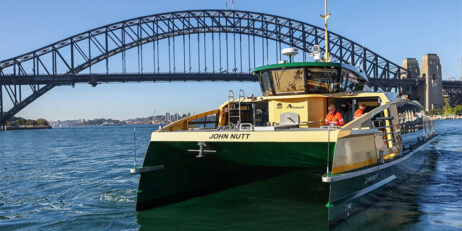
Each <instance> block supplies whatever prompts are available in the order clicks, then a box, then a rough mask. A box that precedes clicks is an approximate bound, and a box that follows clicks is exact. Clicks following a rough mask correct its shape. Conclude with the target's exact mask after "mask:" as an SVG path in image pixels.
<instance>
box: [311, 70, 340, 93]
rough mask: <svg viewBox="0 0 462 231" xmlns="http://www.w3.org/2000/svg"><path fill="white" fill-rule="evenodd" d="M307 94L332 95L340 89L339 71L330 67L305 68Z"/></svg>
mask: <svg viewBox="0 0 462 231" xmlns="http://www.w3.org/2000/svg"><path fill="white" fill-rule="evenodd" d="M307 86H308V93H334V92H338V91H339V88H340V77H339V69H338V68H331V67H309V68H307Z"/></svg>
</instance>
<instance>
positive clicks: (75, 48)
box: [0, 10, 406, 124]
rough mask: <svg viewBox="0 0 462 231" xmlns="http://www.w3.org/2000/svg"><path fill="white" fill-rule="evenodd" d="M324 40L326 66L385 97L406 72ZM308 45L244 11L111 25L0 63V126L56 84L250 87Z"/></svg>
mask: <svg viewBox="0 0 462 231" xmlns="http://www.w3.org/2000/svg"><path fill="white" fill-rule="evenodd" d="M329 40H330V43H329V46H330V47H329V50H330V52H331V57H332V59H333V61H335V62H342V63H348V64H351V65H354V66H358V67H359V68H361V69H362V70H364V71H366V73H367V75H368V76H369V77H370V78H372V79H376V80H377V81H379V82H381V85H380V86H382V87H383V88H384V89H385V90H390V89H391V88H393V87H396V86H393V85H389V84H386V81H389V80H398V79H399V76H400V74H401V73H403V72H405V71H406V70H404V69H403V68H401V66H399V65H397V64H395V63H393V62H391V61H389V60H387V59H385V58H384V57H382V56H380V55H378V54H377V53H375V52H373V51H371V50H370V49H368V48H365V47H363V46H362V45H360V44H358V43H355V42H353V41H352V40H350V39H348V38H345V37H343V36H340V35H339V34H336V33H333V32H330V33H329ZM315 44H318V45H320V46H321V49H322V50H324V49H325V43H324V30H323V29H322V28H320V27H317V26H314V25H311V24H308V23H304V22H301V21H298V20H294V19H289V18H285V17H280V16H275V15H271V14H264V13H257V12H249V11H236V10H190V11H177V12H169V13H162V14H155V15H150V16H145V17H139V18H134V19H129V20H125V21H120V22H116V23H112V24H109V25H105V26H102V27H98V28H96V29H92V30H88V31H86V32H83V33H80V34H77V35H75V36H71V37H68V38H66V39H63V40H61V41H58V42H55V43H53V44H50V45H48V46H45V47H42V48H40V49H37V50H34V51H32V52H29V53H26V54H23V55H20V56H17V57H14V58H10V59H7V60H3V61H0V124H4V123H6V121H7V120H8V119H10V118H12V117H13V116H14V115H15V114H16V113H17V112H19V111H20V110H22V109H23V108H24V107H26V106H27V105H28V104H30V103H31V102H33V101H34V100H35V99H37V98H39V97H40V96H42V95H43V94H45V93H46V92H47V91H49V90H51V89H52V88H53V87H55V86H58V85H66V84H75V83H79V82H88V83H90V84H92V85H93V86H96V84H97V83H99V82H114V81H115V82H125V81H175V80H180V81H197V80H199V81H200V80H219V81H252V80H256V78H255V77H253V76H251V75H250V71H251V70H252V69H253V68H255V67H256V66H260V65H265V64H269V63H276V62H278V61H280V60H282V57H281V49H282V45H284V46H287V47H296V48H298V49H299V50H300V51H301V53H302V54H301V55H299V57H298V58H299V59H300V61H306V60H307V56H308V53H309V52H310V51H311V47H312V46H313V45H315ZM127 57H129V58H127ZM7 103H8V104H9V105H10V107H9V108H8V109H7V106H6V104H7Z"/></svg>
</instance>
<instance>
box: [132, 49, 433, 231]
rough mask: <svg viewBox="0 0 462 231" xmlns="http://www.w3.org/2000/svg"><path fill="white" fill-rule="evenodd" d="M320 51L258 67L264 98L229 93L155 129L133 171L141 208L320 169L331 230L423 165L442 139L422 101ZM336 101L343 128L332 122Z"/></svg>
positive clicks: (324, 208) (293, 51) (291, 53)
mask: <svg viewBox="0 0 462 231" xmlns="http://www.w3.org/2000/svg"><path fill="white" fill-rule="evenodd" d="M318 51H319V47H315V49H314V53H315V54H314V55H315V56H316V55H318V57H317V58H316V57H315V60H316V61H315V62H292V57H293V56H294V55H296V53H297V51H296V49H293V48H288V49H285V50H284V52H285V54H286V55H289V62H282V63H278V64H272V65H266V66H261V67H257V68H255V69H254V70H253V73H254V74H255V75H257V76H258V79H259V84H260V86H261V91H262V95H261V96H253V95H249V96H246V95H245V94H244V91H242V90H241V91H239V92H238V94H236V95H235V94H234V92H233V91H229V92H228V100H227V101H226V102H224V103H223V104H222V105H221V106H219V107H218V108H216V109H214V110H210V111H207V112H203V113H199V114H197V115H192V116H190V117H187V118H184V119H181V120H178V121H176V122H172V123H170V124H168V125H167V126H165V127H162V128H160V129H159V130H158V131H155V132H153V133H152V134H151V138H150V143H149V146H148V149H147V152H146V155H145V158H144V162H143V165H142V166H141V167H137V168H134V169H132V172H133V173H138V174H140V180H139V186H138V190H137V202H136V210H137V211H141V210H146V209H152V208H156V207H160V206H165V205H169V204H173V203H177V202H181V201H186V200H189V199H191V198H195V197H200V196H205V195H209V194H213V193H217V192H220V191H223V190H227V189H231V188H234V187H238V186H243V185H246V184H250V183H252V182H258V181H263V180H265V179H270V178H274V177H279V176H283V175H286V174H290V173H292V172H294V171H300V170H303V171H305V172H306V173H307V174H311V173H312V174H316V173H319V172H322V175H319V178H317V179H318V184H319V187H323V188H326V189H327V190H326V191H327V192H328V193H326V195H316V196H321V198H324V199H323V200H325V201H323V203H322V204H323V206H322V207H319V208H318V209H319V211H322V213H324V214H325V219H326V224H327V225H328V227H333V226H334V225H336V224H338V223H340V222H342V221H345V220H347V219H348V218H349V217H350V216H352V215H353V214H355V213H357V212H358V211H361V210H362V209H364V208H365V207H366V206H365V205H367V204H370V203H371V198H374V197H373V195H377V192H383V191H384V190H390V189H391V190H392V188H393V187H394V186H395V185H396V184H399V183H402V182H403V181H405V180H406V179H407V178H409V177H410V176H412V175H413V174H414V173H415V172H416V171H418V170H419V169H420V168H421V167H422V165H423V164H424V163H425V162H426V161H427V160H428V159H429V155H428V153H429V151H431V149H432V145H431V143H432V140H434V139H435V137H436V134H435V131H434V129H433V122H432V121H431V120H430V119H429V117H427V116H426V115H425V113H424V108H423V107H422V106H421V105H420V104H419V103H417V102H414V101H410V100H408V99H406V98H401V97H400V96H399V95H397V94H396V93H393V92H373V91H369V90H368V87H367V84H368V78H367V76H366V74H365V72H364V71H362V70H360V69H358V68H357V67H354V66H351V65H348V64H345V63H337V62H331V61H330V58H329V57H328V54H327V55H326V54H325V58H324V59H323V60H320V59H319V52H318ZM317 52H318V53H317ZM330 105H334V107H335V108H336V110H337V111H338V112H339V113H341V114H342V117H343V120H344V125H340V124H338V126H332V125H333V124H332V123H330V125H327V124H326V115H327V114H328V108H329V107H330ZM360 105H361V106H362V107H363V108H364V111H363V114H362V115H361V116H359V117H358V118H353V117H354V113H355V111H356V110H357V109H358V107H359V106H360ZM303 184H304V181H303V178H301V179H300V185H303ZM300 187H302V186H300ZM293 190H297V189H296V188H295V189H293ZM313 193H316V192H313ZM366 202H369V203H366ZM372 203H373V200H372ZM281 216H284V214H281Z"/></svg>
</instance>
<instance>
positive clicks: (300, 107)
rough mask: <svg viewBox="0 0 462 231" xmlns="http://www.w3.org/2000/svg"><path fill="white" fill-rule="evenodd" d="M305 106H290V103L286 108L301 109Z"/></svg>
mask: <svg viewBox="0 0 462 231" xmlns="http://www.w3.org/2000/svg"><path fill="white" fill-rule="evenodd" d="M303 108H305V106H292V104H289V105H287V107H286V109H303Z"/></svg>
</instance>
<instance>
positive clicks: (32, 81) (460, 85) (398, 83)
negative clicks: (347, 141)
mask: <svg viewBox="0 0 462 231" xmlns="http://www.w3.org/2000/svg"><path fill="white" fill-rule="evenodd" d="M182 81H225V82H231V81H236V82H243V81H247V82H249V81H250V82H256V81H258V78H257V76H256V75H253V74H250V73H140V74H139V73H125V74H124V73H113V74H78V75H68V74H62V75H27V76H21V77H18V76H15V75H5V76H2V77H1V78H0V85H43V84H54V85H57V86H58V85H74V84H76V83H89V84H91V85H92V86H96V85H97V84H99V83H110V82H119V83H125V82H182ZM422 84H425V80H424V79H377V78H370V79H369V86H371V87H384V86H386V87H394V88H400V87H415V86H419V85H422ZM443 88H445V89H449V88H454V89H460V90H462V81H447V80H445V81H443Z"/></svg>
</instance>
